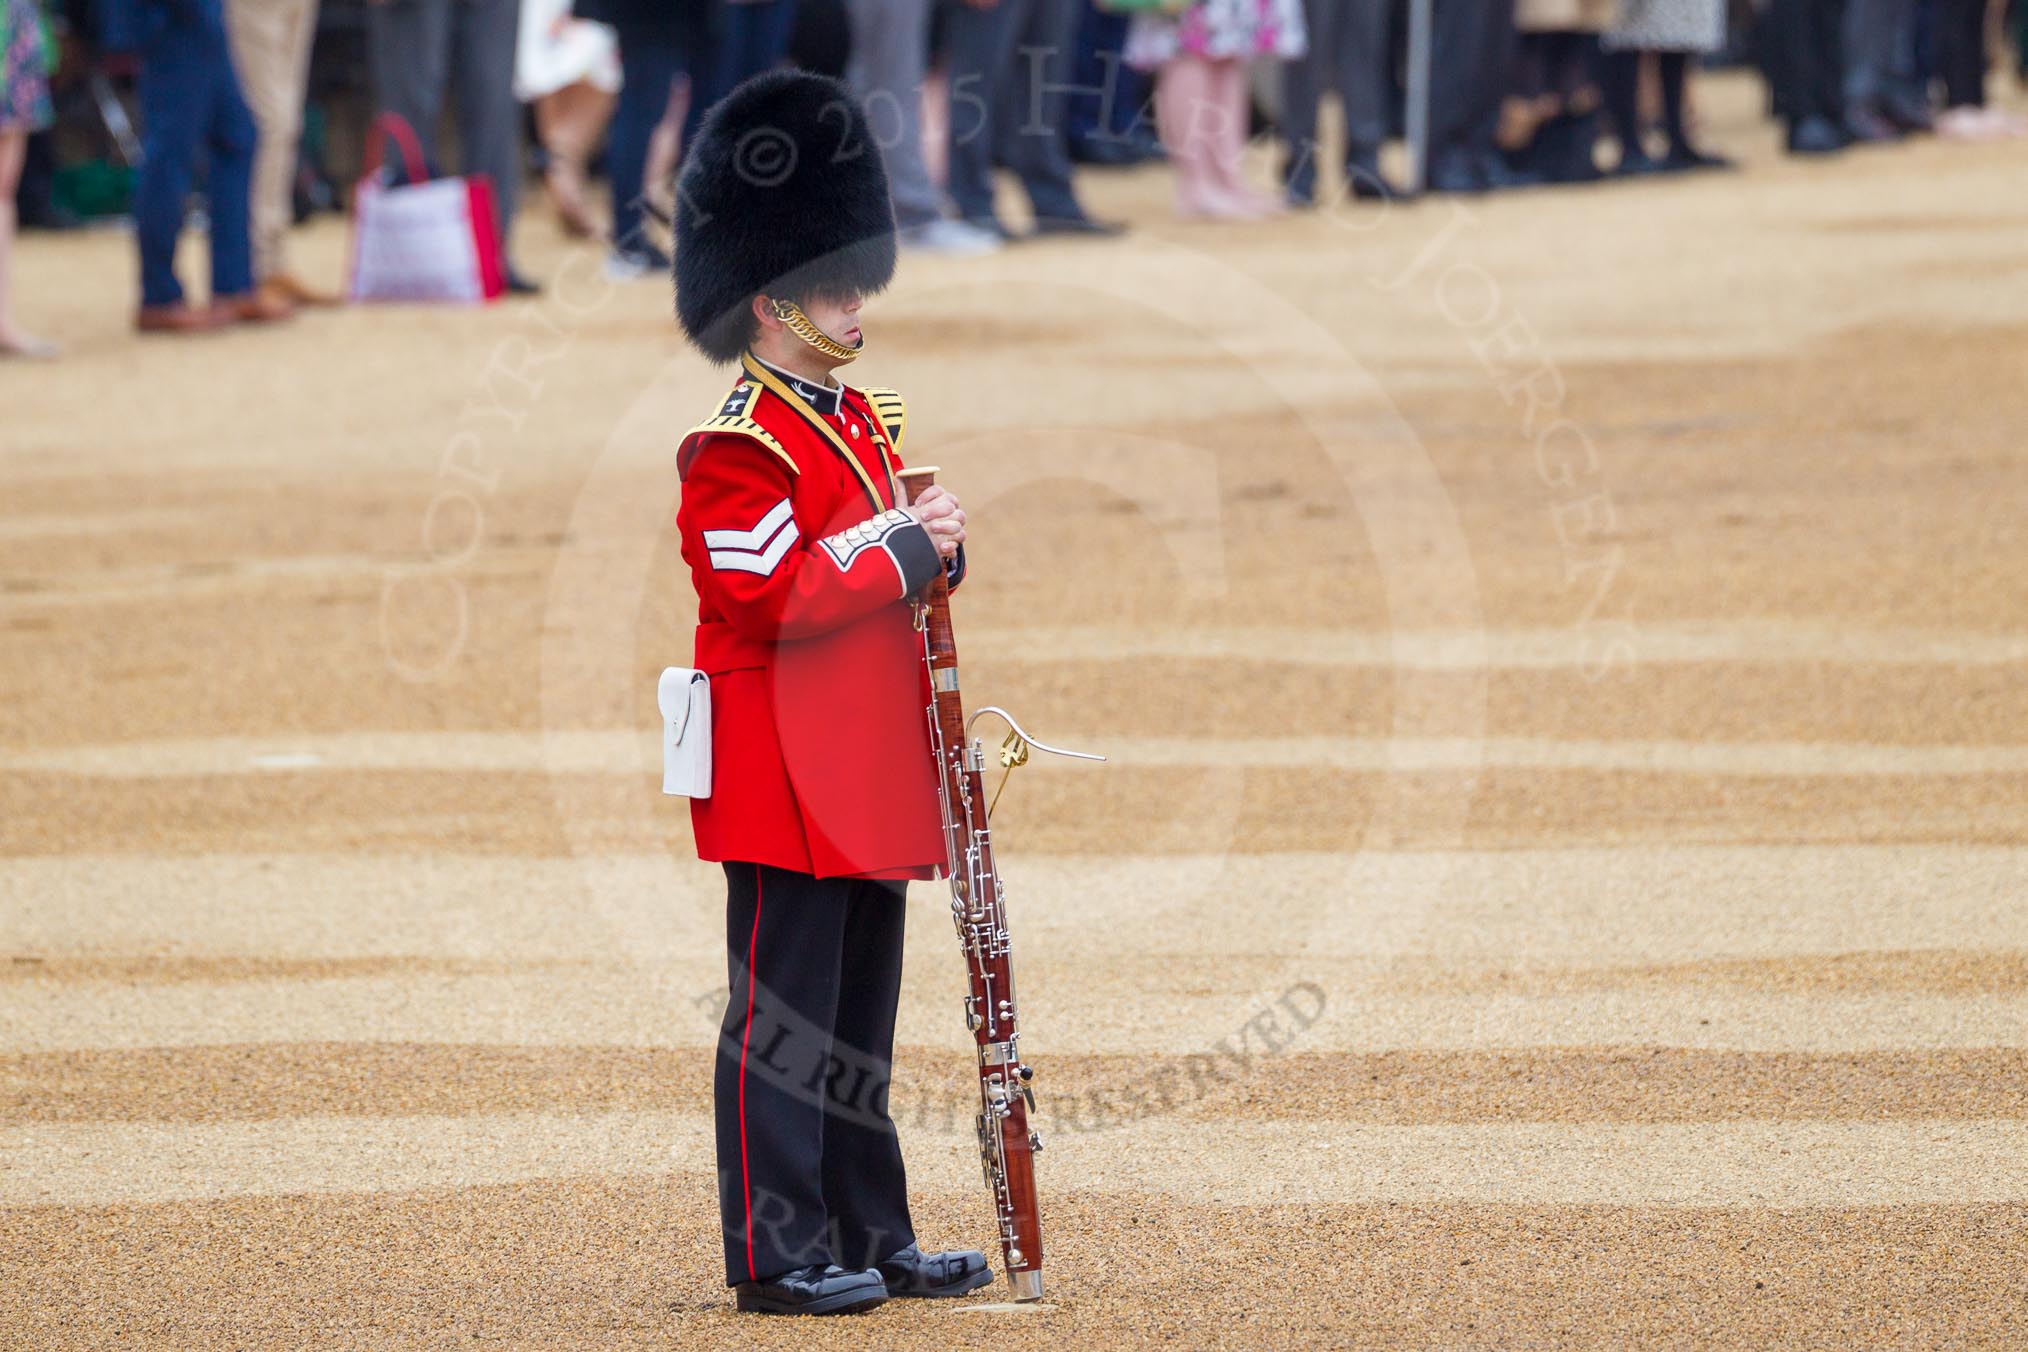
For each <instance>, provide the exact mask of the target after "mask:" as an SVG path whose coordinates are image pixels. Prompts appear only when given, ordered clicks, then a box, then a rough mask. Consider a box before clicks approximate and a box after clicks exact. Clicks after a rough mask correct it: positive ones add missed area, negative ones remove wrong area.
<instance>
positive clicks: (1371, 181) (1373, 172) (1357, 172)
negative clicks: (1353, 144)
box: [1345, 149, 1403, 202]
mask: <svg viewBox="0 0 2028 1352" xmlns="http://www.w3.org/2000/svg"><path fill="white" fill-rule="evenodd" d="M1345 183H1346V185H1347V186H1348V187H1349V188H1350V189H1351V191H1352V197H1353V199H1354V200H1355V201H1360V202H1391V201H1393V200H1394V199H1396V198H1398V197H1401V196H1402V195H1403V194H1402V191H1401V189H1400V188H1397V187H1396V186H1395V185H1394V184H1393V183H1392V182H1390V181H1389V180H1388V178H1387V175H1385V174H1383V173H1381V172H1380V152H1379V151H1377V150H1369V149H1360V150H1355V151H1353V152H1352V153H1351V154H1349V155H1347V156H1346V157H1345Z"/></svg>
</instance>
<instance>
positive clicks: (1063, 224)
mask: <svg viewBox="0 0 2028 1352" xmlns="http://www.w3.org/2000/svg"><path fill="white" fill-rule="evenodd" d="M1126 233H1127V227H1126V226H1124V225H1121V224H1120V223H1119V222H1118V221H1095V220H1093V219H1092V218H1091V217H1089V216H1039V217H1037V218H1036V220H1035V229H1034V231H1033V232H1032V233H1031V234H1030V235H1029V238H1031V239H1035V238H1041V237H1046V236H1050V235H1089V236H1091V237H1092V238H1094V239H1111V238H1113V237H1114V236H1116V235H1124V234H1126Z"/></svg>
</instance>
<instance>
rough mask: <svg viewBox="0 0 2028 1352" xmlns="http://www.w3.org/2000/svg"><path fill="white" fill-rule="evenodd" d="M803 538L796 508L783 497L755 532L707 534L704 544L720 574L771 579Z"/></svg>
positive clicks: (719, 531) (764, 517)
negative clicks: (757, 576)
mask: <svg viewBox="0 0 2028 1352" xmlns="http://www.w3.org/2000/svg"><path fill="white" fill-rule="evenodd" d="M800 538H802V532H801V531H800V530H798V529H797V527H796V518H795V512H794V509H793V508H791V507H790V505H789V500H788V499H787V498H783V499H782V500H781V501H780V502H778V503H776V504H775V505H774V506H773V507H770V508H769V509H768V512H767V515H766V516H763V517H762V518H761V519H760V520H759V521H758V522H756V523H755V524H754V527H753V529H751V530H708V531H705V532H704V545H705V548H706V549H708V550H710V551H711V566H712V567H713V568H716V569H718V570H719V571H720V572H726V571H731V572H740V573H758V574H760V575H761V576H762V577H767V576H769V575H770V574H772V573H773V572H774V571H775V567H776V565H778V564H780V563H781V561H782V557H783V556H784V555H785V554H787V553H788V552H789V550H790V549H791V548H793V547H794V546H795V543H796V541H797V540H798V539H800Z"/></svg>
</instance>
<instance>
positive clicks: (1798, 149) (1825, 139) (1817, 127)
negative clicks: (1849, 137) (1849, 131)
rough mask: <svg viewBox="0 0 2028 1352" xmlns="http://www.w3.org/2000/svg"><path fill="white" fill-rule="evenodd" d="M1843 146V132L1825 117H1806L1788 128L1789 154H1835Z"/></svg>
mask: <svg viewBox="0 0 2028 1352" xmlns="http://www.w3.org/2000/svg"><path fill="white" fill-rule="evenodd" d="M1844 148H1845V133H1844V132H1842V131H1840V130H1839V129H1838V126H1837V124H1836V123H1834V122H1832V121H1831V119H1829V118H1827V117H1806V118H1804V119H1803V120H1802V121H1800V122H1798V123H1796V124H1795V125H1794V126H1792V127H1790V128H1789V154H1791V155H1835V154H1837V153H1838V152H1839V151H1841V150H1843V149H1844Z"/></svg>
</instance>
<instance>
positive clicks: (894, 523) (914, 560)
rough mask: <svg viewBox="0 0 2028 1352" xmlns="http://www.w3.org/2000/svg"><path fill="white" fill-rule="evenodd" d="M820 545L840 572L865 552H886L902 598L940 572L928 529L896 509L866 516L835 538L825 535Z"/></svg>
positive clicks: (919, 588) (922, 586)
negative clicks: (898, 576)
mask: <svg viewBox="0 0 2028 1352" xmlns="http://www.w3.org/2000/svg"><path fill="white" fill-rule="evenodd" d="M820 543H822V545H823V546H824V549H825V552H827V553H828V554H830V556H831V558H832V561H833V562H835V563H836V564H837V565H838V571H839V572H841V573H842V572H844V571H845V570H846V569H848V568H850V567H851V566H852V561H853V560H854V559H856V558H858V557H859V555H860V554H861V553H863V552H864V551H866V550H868V549H880V550H884V551H886V553H887V557H888V558H890V559H892V560H893V561H894V571H895V572H896V573H898V574H900V576H901V594H902V595H903V596H913V595H915V594H916V593H917V592H919V591H921V590H922V589H923V588H924V587H925V586H927V585H929V581H930V579H931V578H933V577H935V576H936V575H937V574H938V573H939V572H942V571H943V566H944V565H943V560H942V559H941V558H939V557H938V555H937V547H936V543H935V541H933V540H931V539H930V533H929V530H928V528H927V527H925V526H924V525H923V524H922V522H920V521H917V520H916V519H915V518H914V517H913V516H910V515H909V514H908V513H907V512H904V511H902V510H901V509H900V508H898V507H896V508H890V509H888V510H887V511H884V512H882V513H881V514H880V515H879V516H875V517H869V518H867V519H866V520H864V521H862V522H860V523H859V524H858V525H856V526H849V527H847V528H846V529H844V530H841V531H839V532H838V533H837V534H836V535H827V536H825V537H824V538H823V540H822V541H821V542H820Z"/></svg>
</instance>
